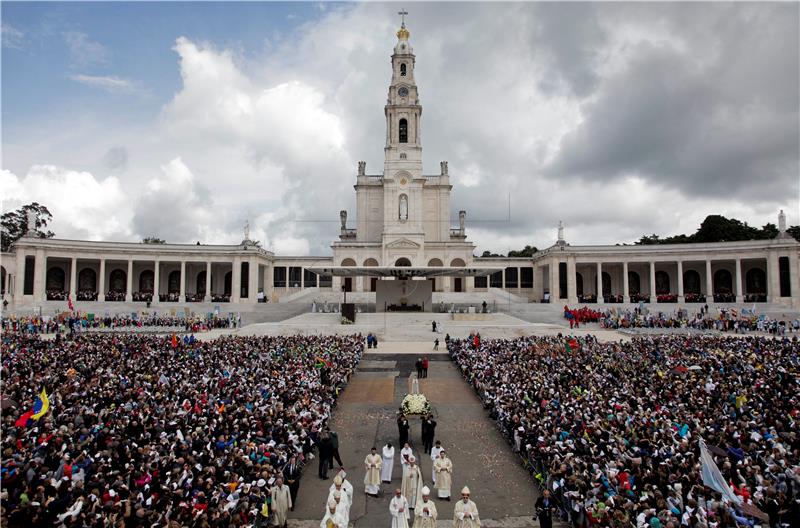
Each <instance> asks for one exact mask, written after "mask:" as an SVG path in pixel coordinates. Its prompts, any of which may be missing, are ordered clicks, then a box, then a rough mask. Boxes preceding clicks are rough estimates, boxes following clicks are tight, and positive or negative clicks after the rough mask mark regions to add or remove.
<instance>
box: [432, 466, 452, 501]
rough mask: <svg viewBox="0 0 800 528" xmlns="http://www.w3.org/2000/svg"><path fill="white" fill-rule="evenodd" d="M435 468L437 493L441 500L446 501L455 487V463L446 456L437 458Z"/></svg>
mask: <svg viewBox="0 0 800 528" xmlns="http://www.w3.org/2000/svg"><path fill="white" fill-rule="evenodd" d="M433 467H434V468H435V469H436V484H434V487H435V488H436V493H437V495H438V496H439V498H440V499H446V498H448V497H449V496H450V487H451V486H452V485H453V463H452V462H451V461H450V459H449V458H447V455H445V457H444V458H441V457H440V458H437V459H436V462H435V463H434V466H433Z"/></svg>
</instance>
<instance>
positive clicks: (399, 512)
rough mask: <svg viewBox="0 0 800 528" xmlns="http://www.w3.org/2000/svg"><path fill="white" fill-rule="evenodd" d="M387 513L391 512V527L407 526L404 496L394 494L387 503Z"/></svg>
mask: <svg viewBox="0 0 800 528" xmlns="http://www.w3.org/2000/svg"><path fill="white" fill-rule="evenodd" d="M389 513H391V514H392V528H408V519H410V518H411V515H410V514H409V513H408V501H407V500H406V498H405V497H403V496H402V495H400V496H399V497H398V496H397V495H395V496H394V497H392V500H391V502H390V503H389Z"/></svg>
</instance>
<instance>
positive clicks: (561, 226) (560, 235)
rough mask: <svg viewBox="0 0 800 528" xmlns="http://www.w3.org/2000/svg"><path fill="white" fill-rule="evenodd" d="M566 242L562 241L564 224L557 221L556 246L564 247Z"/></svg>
mask: <svg viewBox="0 0 800 528" xmlns="http://www.w3.org/2000/svg"><path fill="white" fill-rule="evenodd" d="M566 243H567V242H566V241H565V240H564V222H562V221H561V220H559V221H558V241H557V242H556V244H558V245H559V246H563V245H565V244H566Z"/></svg>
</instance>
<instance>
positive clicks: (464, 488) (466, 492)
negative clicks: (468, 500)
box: [461, 486, 469, 495]
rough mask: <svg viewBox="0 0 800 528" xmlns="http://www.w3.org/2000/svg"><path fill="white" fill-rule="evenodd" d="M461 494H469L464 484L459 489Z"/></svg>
mask: <svg viewBox="0 0 800 528" xmlns="http://www.w3.org/2000/svg"><path fill="white" fill-rule="evenodd" d="M461 494H462V495H469V488H468V487H466V486H464V487H463V488H462V490H461Z"/></svg>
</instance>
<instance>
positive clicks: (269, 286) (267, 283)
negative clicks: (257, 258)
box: [264, 265, 275, 302]
mask: <svg viewBox="0 0 800 528" xmlns="http://www.w3.org/2000/svg"><path fill="white" fill-rule="evenodd" d="M273 273H274V271H273V267H272V266H271V265H265V266H264V297H266V299H267V302H272V294H273V293H274V290H275V286H274V284H273V283H272V281H273V280H274V278H273Z"/></svg>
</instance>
